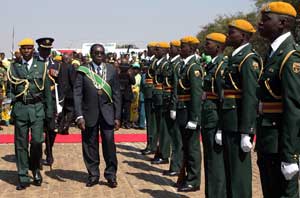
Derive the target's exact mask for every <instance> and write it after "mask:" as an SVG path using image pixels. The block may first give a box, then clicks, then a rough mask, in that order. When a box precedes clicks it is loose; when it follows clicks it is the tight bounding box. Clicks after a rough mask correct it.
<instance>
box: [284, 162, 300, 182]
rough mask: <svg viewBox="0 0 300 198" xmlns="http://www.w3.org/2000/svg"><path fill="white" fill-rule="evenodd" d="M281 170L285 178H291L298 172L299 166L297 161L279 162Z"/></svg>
mask: <svg viewBox="0 0 300 198" xmlns="http://www.w3.org/2000/svg"><path fill="white" fill-rule="evenodd" d="M281 172H282V174H283V175H284V177H285V179H286V180H291V179H292V178H293V177H294V176H295V175H296V174H297V173H298V172H299V166H298V164H297V163H286V162H281Z"/></svg>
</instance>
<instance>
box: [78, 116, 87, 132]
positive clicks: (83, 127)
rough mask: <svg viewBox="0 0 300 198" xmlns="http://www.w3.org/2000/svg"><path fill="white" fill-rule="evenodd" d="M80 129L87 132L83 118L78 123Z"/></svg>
mask: <svg viewBox="0 0 300 198" xmlns="http://www.w3.org/2000/svg"><path fill="white" fill-rule="evenodd" d="M77 125H78V128H80V129H81V130H82V131H84V130H85V120H84V119H83V118H79V120H78V121H77Z"/></svg>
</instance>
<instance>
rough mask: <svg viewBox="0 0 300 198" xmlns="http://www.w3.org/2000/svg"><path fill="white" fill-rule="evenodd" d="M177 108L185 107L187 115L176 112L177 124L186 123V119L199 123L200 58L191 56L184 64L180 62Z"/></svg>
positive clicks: (201, 71) (200, 93)
mask: <svg viewBox="0 0 300 198" xmlns="http://www.w3.org/2000/svg"><path fill="white" fill-rule="evenodd" d="M177 72H178V73H177V75H178V85H177V110H182V109H187V110H188V111H187V112H188V113H187V115H182V114H180V113H179V114H178V116H177V120H178V121H179V125H180V126H183V125H186V124H187V122H188V121H194V122H197V123H198V124H199V125H200V124H201V102H202V100H201V96H202V93H203V90H202V82H203V79H202V78H203V70H202V67H201V62H200V60H199V59H198V58H197V57H196V55H193V57H192V58H191V59H190V60H189V61H188V62H187V63H185V64H181V65H180V68H179V69H178V71H177Z"/></svg>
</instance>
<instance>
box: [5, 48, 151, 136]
mask: <svg viewBox="0 0 300 198" xmlns="http://www.w3.org/2000/svg"><path fill="white" fill-rule="evenodd" d="M34 56H38V52H36V53H35V55H34ZM51 57H52V59H53V60H54V61H55V62H57V63H59V64H65V65H66V67H72V68H74V69H75V68H77V67H78V66H80V65H88V64H89V63H90V62H91V58H90V56H89V55H83V54H82V53H80V52H79V53H78V52H76V51H73V52H72V53H63V54H58V53H57V52H56V51H53V52H52V54H51ZM21 59H22V57H21V54H20V52H19V50H17V51H15V52H14V54H13V58H10V59H9V58H6V56H5V53H4V52H0V68H1V69H3V72H2V73H3V74H0V75H1V76H0V77H2V76H3V78H2V80H1V81H0V83H1V88H2V96H3V97H1V98H0V99H1V101H2V107H1V109H2V115H1V120H2V124H4V125H6V126H8V125H9V123H10V110H11V108H10V100H9V99H8V98H6V96H5V93H6V87H7V78H6V77H5V76H6V71H7V68H8V67H9V66H10V64H11V63H13V62H18V61H19V60H21ZM106 62H107V63H110V64H112V65H114V67H115V68H116V69H117V71H118V73H119V79H120V85H121V87H120V88H121V93H122V128H124V129H130V128H134V129H145V128H146V118H145V107H144V95H143V85H144V84H145V82H144V81H145V73H146V70H147V69H145V67H144V66H145V65H146V64H148V63H149V57H147V50H145V51H143V52H139V53H136V52H134V51H132V52H131V53H125V54H117V53H111V52H109V53H107V54H106ZM0 73H1V71H0ZM69 92H70V93H69V94H68V98H69V100H70V106H72V105H73V102H72V98H73V96H72V94H73V93H72V91H71V90H70V91H69ZM71 112H72V110H71ZM65 119H66V118H65ZM65 119H64V120H62V121H65ZM67 119H68V120H69V122H71V123H72V122H73V120H74V119H73V117H72V116H71V117H70V115H68V118H67ZM70 119H71V120H70ZM69 122H68V123H69ZM69 125H70V124H69ZM67 128H68V127H67ZM1 129H2V128H0V130H1ZM65 132H66V133H68V132H67V131H66V130H65Z"/></svg>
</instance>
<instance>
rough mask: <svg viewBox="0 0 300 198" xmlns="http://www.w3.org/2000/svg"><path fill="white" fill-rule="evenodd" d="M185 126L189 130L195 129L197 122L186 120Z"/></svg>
mask: <svg viewBox="0 0 300 198" xmlns="http://www.w3.org/2000/svg"><path fill="white" fill-rule="evenodd" d="M185 128H186V129H190V130H195V129H196V128H197V122H194V121H188V123H187V124H186V127H185Z"/></svg>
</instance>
